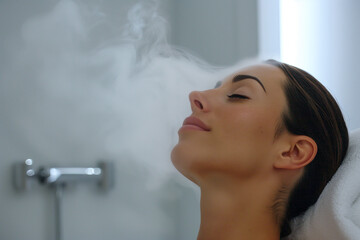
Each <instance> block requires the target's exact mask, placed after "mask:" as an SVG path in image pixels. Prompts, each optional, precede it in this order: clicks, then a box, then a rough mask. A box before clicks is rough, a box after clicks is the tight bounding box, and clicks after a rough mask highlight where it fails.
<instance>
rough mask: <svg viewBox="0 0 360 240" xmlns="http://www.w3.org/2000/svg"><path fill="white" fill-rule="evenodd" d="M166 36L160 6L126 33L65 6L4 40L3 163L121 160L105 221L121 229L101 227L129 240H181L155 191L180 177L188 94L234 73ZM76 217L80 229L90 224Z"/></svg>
mask: <svg viewBox="0 0 360 240" xmlns="http://www.w3.org/2000/svg"><path fill="white" fill-rule="evenodd" d="M88 2H89V3H88ZM122 11H123V10H122ZM123 12H124V11H123ZM114 25H115V26H114ZM166 28H167V23H166V21H165V20H164V19H163V18H162V17H160V16H159V15H158V13H157V3H156V2H152V1H144V2H142V3H140V4H137V5H135V6H134V7H132V8H131V9H130V11H129V12H128V14H127V21H126V24H114V23H113V22H112V20H111V19H110V18H107V14H106V13H105V12H102V11H101V9H99V8H98V7H96V4H91V3H90V1H84V2H82V1H76V2H75V1H71V0H62V1H59V2H58V3H57V4H56V6H55V7H54V8H52V10H51V11H50V12H43V13H41V14H40V15H36V16H31V17H30V18H29V20H27V21H26V22H25V23H23V24H22V27H21V32H20V34H19V36H20V37H19V38H18V39H15V38H6V37H7V36H4V38H3V39H4V41H5V43H7V47H8V48H7V51H6V52H4V55H3V57H2V58H1V62H2V64H1V66H0V69H1V73H0V74H1V75H0V78H1V81H0V109H1V125H2V126H1V133H2V138H1V140H0V141H1V146H2V156H3V157H4V158H6V159H12V160H19V159H24V158H33V159H34V160H35V162H37V163H38V164H45V165H51V166H77V165H78V166H89V165H93V163H94V162H95V161H96V160H98V159H110V160H114V161H115V162H116V164H117V175H120V176H118V177H117V179H118V181H117V184H118V185H120V186H118V187H117V191H119V192H120V193H118V194H116V195H114V196H115V197H113V199H112V200H111V201H114V202H113V204H114V205H116V204H117V201H118V205H116V206H117V207H116V208H115V209H114V211H112V212H111V213H110V212H107V213H106V212H103V211H99V212H98V213H97V216H98V217H99V218H102V219H108V218H112V219H116V221H112V220H111V221H105V222H106V223H104V224H103V225H101V223H99V222H98V226H96V227H99V228H101V229H102V230H103V231H105V232H106V231H107V230H106V229H107V228H108V231H114V232H117V231H119V234H120V232H121V236H125V238H124V239H174V237H171V236H173V235H171V234H173V233H171V232H172V231H174V228H175V226H174V224H173V225H172V224H171V221H174V220H169V217H168V216H166V214H167V213H165V212H164V204H162V203H161V202H164V201H165V200H164V199H161V196H160V195H156V191H158V192H157V193H159V191H160V190H157V189H160V187H161V186H162V184H164V183H166V182H167V181H166V180H167V179H168V178H169V176H174V173H175V172H176V171H175V169H174V167H173V166H172V164H171V161H170V152H171V149H172V147H173V146H174V145H175V144H176V142H177V140H178V136H177V131H178V128H179V127H180V126H181V124H182V121H183V119H184V118H185V117H187V116H189V115H190V114H191V109H190V105H189V101H188V94H189V92H190V91H192V90H195V89H197V90H201V89H208V88H212V87H214V85H215V82H216V81H217V80H219V79H221V76H222V77H224V76H225V75H224V73H225V72H226V71H225V70H224V71H222V72H221V71H216V72H215V71H214V68H211V67H209V66H207V65H206V64H205V63H204V62H202V61H200V60H199V59H196V58H195V57H192V56H190V55H188V54H186V53H185V52H184V51H180V50H178V49H176V48H174V47H173V46H170V45H169V44H168V43H167V40H166V37H167V31H166V30H167V29H166ZM176 174H178V173H176ZM181 179H183V178H181ZM134 187H136V188H137V189H136V191H135V190H133V188H134ZM152 191H153V192H154V193H155V195H152V196H151V195H149V194H151V192H152ZM141 192H143V194H141ZM167 193H168V194H175V195H176V191H175V190H174V188H173V190H172V192H167ZM124 194H126V195H127V196H129V197H126V196H125V197H124V198H120V195H121V196H123V195H124ZM175 195H173V196H172V198H176V196H175ZM144 196H146V198H147V199H146V201H145V200H144ZM128 199H131V200H130V201H129V200H128ZM91 201H92V199H89V200H87V201H86V202H87V203H88V204H89V206H88V207H89V208H92V206H91V204H94V203H91ZM109 201H110V200H109ZM166 201H171V199H170V200H169V199H167V200H166ZM166 201H165V202H166ZM128 202H129V203H130V202H131V204H129V203H128ZM83 204H85V203H83ZM95 204H96V203H95ZM108 204H109V203H108ZM64 207H67V208H70V207H69V206H64ZM172 209H173V208H172V207H170V210H169V209H168V210H169V211H172ZM187 209H191V208H189V207H188V206H187ZM76 210H77V211H79V214H77V215H76V216H75V215H73V216H72V219H71V221H72V222H73V221H76V220H75V219H76V217H78V218H80V216H81V215H82V214H84V213H81V209H79V208H77V209H76ZM83 211H87V210H83ZM102 214H103V215H102ZM14 217H15V216H14ZM177 217H179V214H177ZM71 221H64V222H65V229H67V228H70V227H71V225H68V226H66V223H67V222H71ZM81 221H82V220H80V219H79V220H78V221H76V222H78V223H80V222H81ZM179 221H182V222H185V221H187V220H186V219H183V220H181V219H180V220H179ZM195 221H197V220H195ZM149 223H151V224H149ZM69 224H70V223H69ZM189 224H190V223H189ZM93 227H94V228H96V227H95V226H93ZM194 228H195V229H196V228H197V226H195V227H194ZM76 229H80V230H81V229H82V227H81V225H78V227H77V228H76ZM76 229H73V232H72V233H71V234H72V235H74V231H76ZM139 229H141V231H139ZM80 230H79V231H80ZM49 235H50V234H49ZM75 235H76V234H75ZM93 236H94V237H95V238H94V239H97V238H96V236H95V235H93ZM121 236H120V235H119V237H120V238H121ZM169 236H170V237H169ZM178 236H180V235H178ZM184 236H185V235H184ZM69 237H70V238H72V237H73V236H69ZM186 238H187V239H188V238H189V237H188V236H187V237H184V239H186ZM98 239H99V238H98ZM103 239H104V238H103Z"/></svg>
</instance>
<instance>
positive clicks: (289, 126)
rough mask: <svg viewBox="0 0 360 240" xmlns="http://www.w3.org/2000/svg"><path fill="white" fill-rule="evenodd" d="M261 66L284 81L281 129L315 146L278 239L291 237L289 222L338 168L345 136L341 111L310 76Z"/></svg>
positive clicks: (286, 67)
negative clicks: (280, 75)
mask: <svg viewBox="0 0 360 240" xmlns="http://www.w3.org/2000/svg"><path fill="white" fill-rule="evenodd" d="M265 63H267V64H270V65H273V66H276V67H278V68H280V69H281V70H282V71H283V72H284V74H285V76H286V78H287V81H286V83H285V85H284V86H283V87H284V92H285V95H286V100H287V109H286V110H285V111H284V112H283V114H282V122H281V124H280V126H278V131H277V133H279V132H280V131H281V129H286V130H287V131H288V132H290V133H292V134H295V135H306V136H308V137H311V138H312V139H313V140H314V141H315V142H316V144H317V146H318V152H317V155H316V157H315V158H314V160H313V161H312V162H311V163H310V164H308V165H307V166H306V167H305V171H304V174H303V176H302V178H301V179H300V181H299V182H298V183H297V185H296V186H295V187H294V189H292V191H291V193H290V196H289V199H288V201H287V206H286V212H285V215H284V219H283V221H282V224H281V237H285V236H288V235H289V234H290V233H291V228H290V225H289V222H290V220H292V219H293V218H295V217H297V216H299V215H301V214H303V213H304V212H305V211H306V210H307V209H308V208H309V207H310V206H311V205H313V204H314V203H315V202H316V201H317V199H318V198H319V196H320V194H321V192H322V191H323V189H324V188H325V186H326V184H327V183H328V182H329V181H330V179H331V177H332V176H333V175H334V174H335V172H336V170H337V169H338V168H339V166H340V165H341V163H342V161H343V159H344V157H345V154H346V151H347V148H348V143H349V135H348V130H347V127H346V123H345V121H344V118H343V115H342V113H341V110H340V108H339V106H338V104H337V103H336V101H335V99H334V98H333V97H332V95H331V94H330V93H329V91H328V90H327V89H326V88H325V87H324V86H323V85H322V84H321V83H320V82H319V81H318V80H316V79H315V78H314V77H313V76H312V75H310V74H309V73H307V72H305V71H304V70H301V69H299V68H297V67H294V66H291V65H288V64H285V63H281V62H278V61H275V60H267V61H266V62H265Z"/></svg>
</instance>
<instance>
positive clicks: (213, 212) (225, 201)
mask: <svg viewBox="0 0 360 240" xmlns="http://www.w3.org/2000/svg"><path fill="white" fill-rule="evenodd" d="M222 180H223V179H222ZM215 182H216V183H215V184H208V185H206V186H200V188H201V202H200V207H201V224H200V229H199V234H198V238H197V240H213V239H214V240H215V239H222V240H233V239H234V240H235V239H236V240H239V239H244V240H245V239H251V240H262V239H264V240H265V239H266V240H278V239H280V232H279V231H280V229H279V226H278V224H277V223H276V219H275V217H274V213H273V211H272V209H271V205H272V202H273V201H274V196H273V195H272V194H271V191H272V192H274V188H272V187H271V186H269V181H268V182H260V181H252V182H248V181H247V182H243V181H234V180H233V179H232V180H231V181H230V182H226V181H219V179H217V180H216V181H215ZM213 183H214V181H213ZM265 183H266V184H265ZM269 196H271V197H269Z"/></svg>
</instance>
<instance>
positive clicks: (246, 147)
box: [171, 60, 348, 240]
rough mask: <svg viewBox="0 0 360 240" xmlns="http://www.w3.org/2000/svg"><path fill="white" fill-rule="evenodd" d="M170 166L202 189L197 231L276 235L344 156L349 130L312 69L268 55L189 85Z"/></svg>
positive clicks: (203, 237) (225, 237)
mask: <svg viewBox="0 0 360 240" xmlns="http://www.w3.org/2000/svg"><path fill="white" fill-rule="evenodd" d="M189 97H190V104H191V109H192V114H191V116H190V117H189V118H186V119H185V121H184V124H183V126H182V127H181V128H180V129H179V132H178V134H179V142H178V144H177V145H176V146H175V147H174V149H173V151H172V153H171V159H172V162H173V164H174V166H175V167H176V168H177V169H178V170H179V171H180V172H181V173H182V174H183V175H184V176H186V177H187V178H189V179H190V180H191V181H193V182H194V183H196V184H197V185H198V186H199V187H200V190H201V201H200V204H201V205H200V206H201V224H200V229H199V233H198V240H211V239H217V240H219V239H221V240H229V239H252V240H256V239H266V240H271V239H279V238H280V237H284V236H287V235H289V233H290V232H291V231H290V228H289V224H288V222H289V221H290V220H291V219H293V218H294V217H296V216H299V215H300V214H302V213H303V212H305V210H307V209H308V208H309V207H310V206H311V205H312V204H314V203H315V202H316V200H317V199H318V197H319V195H320V193H321V192H322V190H323V188H324V187H325V185H326V184H327V182H328V181H329V180H330V179H331V177H332V176H333V175H334V173H335V171H336V170H337V168H338V167H339V165H340V164H341V162H342V160H343V159H344V157H345V154H346V150H347V146H348V131H347V128H346V124H345V122H344V119H343V116H342V113H341V111H340V109H339V107H338V105H337V103H336V101H335V100H334V98H333V97H332V96H331V95H330V93H329V92H328V91H327V90H326V89H325V87H324V86H323V85H322V84H321V83H319V82H318V81H317V80H316V79H315V78H314V77H313V76H311V75H310V74H308V73H306V72H305V71H303V70H301V69H298V68H296V67H293V66H290V65H287V64H284V63H280V62H277V61H275V60H268V61H266V62H265V63H262V64H258V65H254V66H250V67H247V68H244V69H242V70H241V71H239V72H237V73H235V74H233V75H231V76H229V77H228V78H227V79H225V80H224V81H223V82H219V83H218V84H217V86H216V87H215V88H214V89H210V90H207V91H202V92H198V91H194V92H191V93H190V96H189Z"/></svg>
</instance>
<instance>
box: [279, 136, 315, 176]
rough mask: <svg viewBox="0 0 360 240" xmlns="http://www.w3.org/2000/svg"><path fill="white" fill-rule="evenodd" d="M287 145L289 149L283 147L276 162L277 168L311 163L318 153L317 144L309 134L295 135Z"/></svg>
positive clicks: (296, 166) (296, 167) (288, 167)
mask: <svg viewBox="0 0 360 240" xmlns="http://www.w3.org/2000/svg"><path fill="white" fill-rule="evenodd" d="M287 146H288V149H283V150H282V151H281V152H280V153H279V157H278V159H276V161H275V163H274V167H275V168H277V169H289V170H291V169H299V168H302V167H304V166H306V165H308V164H309V163H311V161H312V160H313V159H314V158H315V156H316V153H317V144H316V143H315V141H314V140H313V139H312V138H310V137H308V136H302V135H300V136H295V137H294V138H293V139H292V141H291V142H290V145H287Z"/></svg>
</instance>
